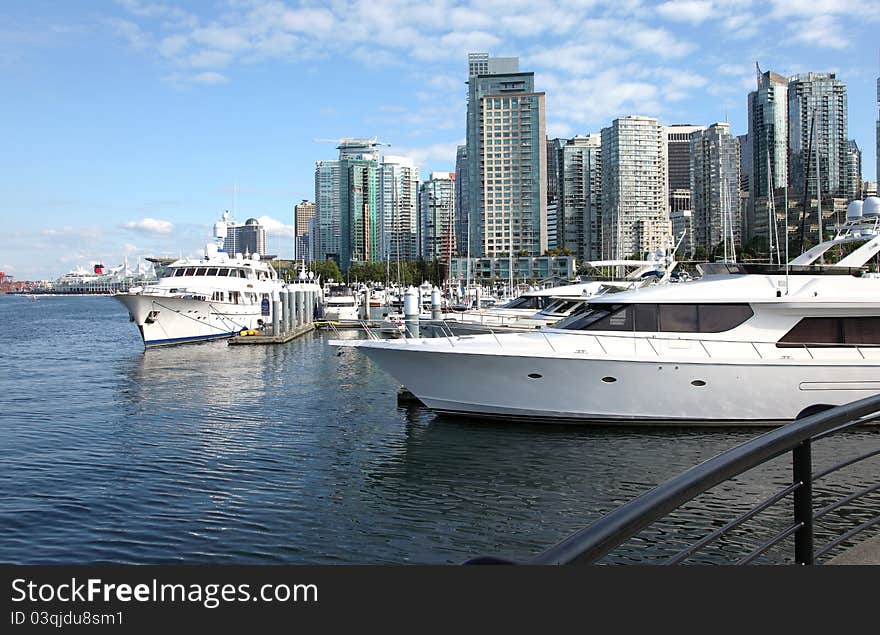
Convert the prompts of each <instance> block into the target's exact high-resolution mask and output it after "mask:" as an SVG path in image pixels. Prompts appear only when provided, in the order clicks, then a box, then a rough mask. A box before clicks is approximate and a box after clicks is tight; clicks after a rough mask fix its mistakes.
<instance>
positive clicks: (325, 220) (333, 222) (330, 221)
mask: <svg viewBox="0 0 880 635" xmlns="http://www.w3.org/2000/svg"><path fill="white" fill-rule="evenodd" d="M341 187H342V169H341V165H340V163H339V161H318V162H316V163H315V231H314V232H313V234H314V238H315V240H314V243H315V249H314V251H312V253H311V256H312V258H313V259H314V260H317V261H320V262H323V261H324V260H326V259H328V258H330V259H332V260H335V261H336V263H337V264H339V262H340V261H339V257H340V251H341V249H340V244H341V240H342V239H341V236H342V204H341V201H340V198H339V197H340V188H341Z"/></svg>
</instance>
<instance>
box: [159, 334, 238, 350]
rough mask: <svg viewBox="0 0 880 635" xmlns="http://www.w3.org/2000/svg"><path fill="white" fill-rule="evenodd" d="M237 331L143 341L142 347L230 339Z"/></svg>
mask: <svg viewBox="0 0 880 635" xmlns="http://www.w3.org/2000/svg"><path fill="white" fill-rule="evenodd" d="M238 332H239V331H238V330H235V331H230V332H229V333H217V334H216V335H196V336H193V337H172V338H171V339H167V340H151V341H149V342H147V341H146V340H144V346H145V347H147V348H152V347H153V346H169V345H171V344H186V343H188V342H206V341H208V340H221V339H224V338H227V337H232V336H233V335H235V334H236V333H238Z"/></svg>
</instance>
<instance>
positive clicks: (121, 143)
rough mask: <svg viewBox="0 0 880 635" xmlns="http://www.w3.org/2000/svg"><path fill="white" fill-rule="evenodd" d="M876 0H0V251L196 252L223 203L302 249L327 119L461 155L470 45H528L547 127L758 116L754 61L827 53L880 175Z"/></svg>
mask: <svg viewBox="0 0 880 635" xmlns="http://www.w3.org/2000/svg"><path fill="white" fill-rule="evenodd" d="M878 32H880V0H861V1H852V0H837V1H833V0H770V2H759V1H758V0H669V1H666V2H643V1H640V0H610V1H606V0H552V1H549V2H533V1H531V0H529V1H523V0H483V1H474V2H461V1H455V0H437V1H433V0H429V1H426V2H419V3H414V2H404V1H400V0H372V1H364V2H362V1H357V0H336V1H334V0H331V1H328V2H307V1H306V2H298V1H296V0H285V1H281V0H215V1H210V0H202V1H199V2H188V3H178V2H174V3H172V2H161V1H155V2H154V1H152V0H116V1H112V0H105V1H98V0H80V1H49V0H26V1H21V0H4V2H3V3H2V6H0V74H2V99H0V121H2V127H3V138H4V142H5V143H4V147H5V149H6V152H3V153H2V158H0V171H2V174H3V178H2V179H0V212H2V218H3V221H4V229H3V232H2V235H0V271H5V272H6V273H7V274H11V275H13V276H15V278H16V279H18V280H25V279H32V280H33V279H43V278H55V277H58V276H60V275H61V274H63V273H65V272H67V271H68V270H70V269H72V268H73V267H75V266H77V265H89V264H91V263H93V262H95V261H101V262H103V263H104V264H105V265H107V266H115V265H117V264H120V263H121V262H122V261H123V258H124V257H126V256H127V257H128V259H129V262H130V263H132V264H133V263H134V262H135V261H136V259H137V258H138V257H139V256H141V257H142V256H146V255H167V256H178V255H195V254H197V253H199V252H200V250H201V249H202V248H203V246H204V243H205V242H206V241H207V240H208V238H209V235H210V227H211V225H212V223H213V222H214V221H215V220H216V219H217V218H218V216H219V214H220V213H221V212H222V211H223V210H224V209H229V210H232V209H233V191H235V192H236V195H235V197H234V198H235V212H236V213H235V216H236V218H237V219H238V220H239V221H241V222H244V221H245V220H246V219H247V218H250V217H256V218H261V219H262V220H263V221H264V223H265V224H266V225H267V226H268V228H269V230H270V231H269V247H270V250H271V251H272V252H273V253H278V254H280V255H281V256H287V257H289V256H290V255H291V253H292V239H291V238H290V237H291V236H292V233H291V231H292V228H291V224H292V214H293V205H294V204H295V203H297V202H299V201H300V200H301V199H304V198H307V199H312V198H313V197H314V185H313V175H314V163H315V161H316V160H320V159H333V158H335V155H336V151H335V146H334V144H333V143H329V142H327V141H326V140H328V139H336V138H339V137H351V136H365V137H372V136H377V137H378V138H379V140H381V141H384V142H386V143H389V144H390V147H389V148H386V151H387V152H388V153H389V154H395V155H409V156H412V157H414V158H415V159H416V161H417V163H418V164H419V166H420V169H421V173H422V174H423V175H427V174H428V173H429V172H431V171H451V170H453V169H454V162H455V147H456V145H457V144H460V143H463V142H464V120H465V98H466V86H465V83H464V82H465V80H466V74H467V72H466V71H467V54H468V52H471V51H486V52H489V53H491V54H492V55H493V56H518V57H519V58H520V68H521V69H522V70H528V71H534V72H535V84H536V87H537V89H538V90H542V91H545V92H546V93H547V131H548V134H549V135H550V136H571V135H574V134H587V133H590V132H598V131H599V130H600V129H601V128H602V127H604V126H607V125H609V123H610V122H611V121H612V120H613V119H614V118H616V117H619V116H624V115H629V114H639V115H648V116H654V117H658V118H659V119H660V120H661V122H662V123H666V124H669V123H695V124H708V123H712V122H715V121H723V120H725V119H727V120H729V121H730V124H731V129H732V132H733V133H734V134H743V133H745V132H747V121H746V96H747V93H748V92H749V90H751V89H752V88H753V87H754V85H755V84H754V82H755V79H754V65H755V61H758V62H759V63H760V64H761V67H762V69H764V70H774V71H776V72H778V73H781V74H783V75H790V74H794V73H798V72H806V71H824V72H835V73H837V74H838V77H839V78H840V79H842V80H843V81H844V82H846V84H847V87H848V96H849V131H850V137H852V138H855V139H856V141H857V142H858V144H859V146H860V147H861V148H862V151H863V177H864V178H865V179H868V180H873V179H875V178H876V176H875V151H874V148H875V138H874V134H875V125H876V123H875V122H876V120H877V106H876V80H877V73H878V42H880V38H878V37H877V34H878Z"/></svg>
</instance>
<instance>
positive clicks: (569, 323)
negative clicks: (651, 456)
mask: <svg viewBox="0 0 880 635" xmlns="http://www.w3.org/2000/svg"><path fill="white" fill-rule="evenodd" d="M878 219H880V199H869V200H868V201H866V202H865V204H864V208H860V209H858V210H855V209H853V208H852V207H851V208H850V213H848V220H847V222H846V223H845V225H844V226H843V227H842V228H840V229H839V231H838V233H837V235H836V236H835V238H834V239H833V240H830V241H827V242H825V243H822V244H821V245H819V246H817V247H816V248H814V249H812V250H810V251H809V252H805V253H804V254H803V255H802V256H800V257H798V258H796V259H794V260H793V261H792V262H791V264H790V265H789V266H782V267H779V266H776V267H768V266H766V265H764V266H749V265H736V264H716V265H714V266H706V267H705V270H704V275H703V276H702V277H701V278H700V279H698V280H693V281H689V282H684V283H680V284H667V285H657V286H651V287H645V288H642V289H639V290H635V291H625V292H622V293H619V294H611V295H602V296H598V297H596V298H594V299H593V300H592V301H590V302H589V303H588V304H587V305H586V307H584V309H583V310H582V311H580V312H578V313H575V314H573V315H572V316H570V317H569V318H567V319H566V320H564V321H562V322H560V323H558V324H557V325H554V327H551V328H543V329H541V330H540V331H537V332H531V333H515V334H490V335H474V336H468V337H452V336H450V337H447V338H438V339H408V340H397V341H358V342H357V343H355V344H354V345H355V346H357V348H358V349H359V350H361V351H363V352H364V353H365V354H366V355H367V356H368V357H370V358H371V359H372V360H373V361H375V362H376V363H377V364H378V365H379V366H381V367H382V368H383V369H385V370H386V371H388V372H389V373H390V374H391V375H393V376H394V377H395V378H396V379H397V380H398V381H400V382H401V383H403V384H404V385H405V386H406V388H407V389H408V390H409V391H411V392H412V393H413V394H414V395H415V396H416V397H418V398H419V399H420V400H421V401H422V402H423V403H425V404H426V405H427V406H428V407H430V408H432V409H434V410H436V411H439V412H445V413H452V414H464V415H469V416H477V417H490V418H502V419H507V420H511V419H513V420H517V419H519V420H525V421H560V422H565V421H581V422H605V423H609V422H611V423H625V424H639V423H699V424H716V425H727V424H753V425H761V424H763V425H767V424H769V425H774V424H778V423H780V422H784V421H789V420H791V419H793V418H795V417H797V416H799V415H802V414H806V413H811V412H815V411H817V410H820V409H823V408H826V407H829V406H835V405H840V404H844V403H847V402H850V401H853V400H856V399H859V398H862V397H866V396H869V395H873V394H876V393H878V392H880V274H878V273H870V272H868V271H867V267H866V266H865V265H866V264H867V263H868V262H869V261H870V260H871V259H872V258H873V257H874V256H875V255H876V254H877V253H878V252H880V237H878V229H880V223H878ZM855 242H861V243H864V244H862V245H861V246H860V247H858V248H857V249H855V250H854V251H853V252H852V253H850V254H849V255H848V256H846V257H844V258H842V259H841V260H840V261H839V262H837V263H836V264H835V265H826V266H819V265H814V264H812V263H815V262H816V261H817V260H818V259H819V258H821V257H822V255H823V254H827V253H828V250H829V249H831V248H832V247H837V246H840V247H842V248H843V247H845V246H846V248H849V247H848V244H849V243H855ZM852 246H855V245H852ZM338 344H339V345H343V344H344V343H343V342H338Z"/></svg>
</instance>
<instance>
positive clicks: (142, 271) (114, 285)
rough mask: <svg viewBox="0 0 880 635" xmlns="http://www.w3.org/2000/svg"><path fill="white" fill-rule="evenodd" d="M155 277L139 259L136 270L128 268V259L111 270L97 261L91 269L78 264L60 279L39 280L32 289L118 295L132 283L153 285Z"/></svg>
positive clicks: (63, 292)
mask: <svg viewBox="0 0 880 635" xmlns="http://www.w3.org/2000/svg"><path fill="white" fill-rule="evenodd" d="M156 280H157V278H156V273H155V271H154V269H153V266H152V265H151V264H150V263H144V264H141V263H140V262H139V263H138V265H137V267H136V268H135V269H131V268H129V266H128V263H127V262H125V263H123V264H121V265H119V266H118V267H113V268H110V269H108V268H106V267H105V266H104V265H103V263H95V264H94V265H92V267H91V270H89V269H86V268H85V267H83V266H78V267H76V268H75V269H73V270H71V271H68V272H67V273H65V274H64V275H63V276H61V277H60V278H58V279H57V280H54V281H46V282H42V283H40V284H39V285H37V286H36V287H34V288H33V289H31V291H30V292H31V293H33V294H41V295H47V294H53V295H54V294H59V295H115V294H117V293H123V292H125V291H127V290H128V289H129V288H130V287H132V286H137V285H143V284H150V283H154V282H156Z"/></svg>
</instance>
